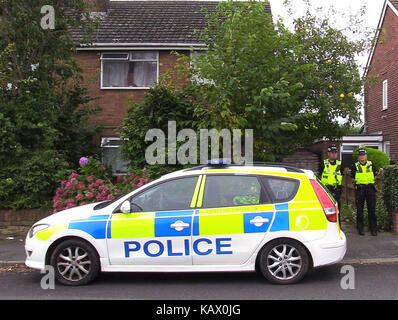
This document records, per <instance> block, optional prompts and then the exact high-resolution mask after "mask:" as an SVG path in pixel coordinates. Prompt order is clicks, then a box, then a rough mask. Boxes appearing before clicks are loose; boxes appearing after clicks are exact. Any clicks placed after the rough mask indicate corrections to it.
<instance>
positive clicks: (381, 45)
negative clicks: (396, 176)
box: [343, 0, 398, 162]
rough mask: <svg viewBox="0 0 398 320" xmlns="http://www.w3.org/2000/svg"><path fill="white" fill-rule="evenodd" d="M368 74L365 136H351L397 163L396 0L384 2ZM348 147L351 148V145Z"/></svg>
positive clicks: (397, 8) (397, 10)
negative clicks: (369, 79)
mask: <svg viewBox="0 0 398 320" xmlns="http://www.w3.org/2000/svg"><path fill="white" fill-rule="evenodd" d="M366 74H367V75H368V77H370V78H373V81H370V82H369V84H368V85H367V86H365V124H364V130H363V135H362V137H361V136H351V137H348V138H351V139H357V140H360V139H361V138H363V139H365V140H366V141H365V142H364V145H367V146H370V147H373V148H376V149H379V150H381V151H384V152H385V153H387V155H388V156H389V157H390V159H391V160H392V161H394V162H398V1H397V0H386V1H385V3H384V7H383V10H382V13H381V16H380V20H379V25H378V31H377V34H376V44H375V46H374V47H373V49H372V51H371V53H370V55H369V58H368V62H367V66H366ZM353 143H354V142H352V143H351V145H352V144H353ZM346 147H347V148H349V147H350V144H347V146H346ZM343 148H345V147H343ZM347 151H348V150H347Z"/></svg>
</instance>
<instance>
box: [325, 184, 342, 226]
mask: <svg viewBox="0 0 398 320" xmlns="http://www.w3.org/2000/svg"><path fill="white" fill-rule="evenodd" d="M326 187H327V188H328V190H329V192H330V193H331V194H332V196H333V198H335V199H336V201H337V206H338V207H339V225H340V226H341V219H340V216H341V213H340V210H341V203H340V198H341V186H339V187H332V186H326Z"/></svg>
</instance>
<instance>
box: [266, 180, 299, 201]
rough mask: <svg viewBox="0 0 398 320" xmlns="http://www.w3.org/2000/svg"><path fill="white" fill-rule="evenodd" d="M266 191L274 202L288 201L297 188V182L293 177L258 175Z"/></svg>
mask: <svg viewBox="0 0 398 320" xmlns="http://www.w3.org/2000/svg"><path fill="white" fill-rule="evenodd" d="M260 179H261V181H262V182H263V183H264V185H265V187H266V188H267V190H268V192H269V193H270V194H271V196H272V197H273V198H274V200H275V201H276V202H288V201H290V200H292V199H293V198H294V197H295V196H296V194H297V190H298V188H299V184H300V183H299V182H298V181H297V180H293V179H286V178H275V177H266V176H262V177H260Z"/></svg>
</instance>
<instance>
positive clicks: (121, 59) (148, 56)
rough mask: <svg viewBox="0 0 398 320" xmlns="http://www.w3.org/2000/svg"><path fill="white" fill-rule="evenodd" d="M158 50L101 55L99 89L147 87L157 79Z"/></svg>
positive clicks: (152, 84)
mask: <svg viewBox="0 0 398 320" xmlns="http://www.w3.org/2000/svg"><path fill="white" fill-rule="evenodd" d="M158 63H159V54H158V51H131V52H107V53H102V55H101V70H102V75H101V89H137V88H140V89H147V88H149V87H152V86H154V85H155V82H157V81H158Z"/></svg>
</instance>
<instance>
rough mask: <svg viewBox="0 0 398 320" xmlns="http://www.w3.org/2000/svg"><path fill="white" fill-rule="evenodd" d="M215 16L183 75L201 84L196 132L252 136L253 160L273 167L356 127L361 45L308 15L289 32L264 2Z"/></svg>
mask: <svg viewBox="0 0 398 320" xmlns="http://www.w3.org/2000/svg"><path fill="white" fill-rule="evenodd" d="M218 8H219V9H218V10H217V11H216V12H212V13H209V14H208V17H209V22H208V28H206V29H205V31H204V32H203V33H202V34H201V37H202V40H203V41H204V42H205V43H206V45H207V47H208V50H207V51H206V52H207V54H204V55H197V56H195V58H194V59H193V63H192V68H191V69H190V70H189V75H190V76H191V78H192V79H202V81H196V83H197V86H199V87H200V90H201V92H202V97H203V98H202V99H201V101H199V102H198V105H197V107H196V108H195V116H196V117H197V119H200V125H201V126H202V127H207V128H216V129H219V130H220V129H222V128H227V129H230V130H232V129H235V128H237V129H253V130H254V158H255V159H256V160H271V161H274V160H281V159H283V157H285V156H286V155H287V154H289V153H291V152H293V151H294V150H296V149H298V148H300V147H303V146H306V145H308V144H311V143H312V142H313V141H314V140H316V139H320V138H323V137H326V138H329V139H331V140H336V139H338V138H341V137H342V136H343V135H344V134H345V133H346V131H347V130H348V129H349V128H350V125H351V124H352V123H355V122H358V121H359V119H360V107H361V102H360V101H359V100H358V98H357V95H358V94H360V93H361V90H362V85H363V78H362V77H361V74H360V71H359V65H358V62H357V60H356V57H357V55H358V54H360V53H361V52H363V51H364V50H365V48H366V46H365V42H364V41H362V40H356V39H351V38H350V37H349V36H347V35H346V34H345V33H344V32H343V31H342V30H338V29H336V28H334V27H333V26H332V25H330V24H329V21H328V20H327V19H326V18H324V19H323V18H317V17H315V16H314V15H312V14H311V13H310V12H309V11H307V12H306V14H305V15H304V16H302V17H300V18H296V19H294V23H293V24H294V28H293V30H289V29H288V28H287V27H286V26H285V25H284V23H283V21H281V20H278V21H277V22H276V23H275V22H273V20H272V17H271V15H270V14H269V13H266V11H265V2H255V1H249V2H234V1H227V2H221V3H220V4H219V6H218ZM186 59H187V58H186V57H181V58H180V61H181V62H183V63H186ZM338 117H339V118H341V119H344V120H345V122H346V125H344V126H341V125H338V120H337V118H338Z"/></svg>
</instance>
